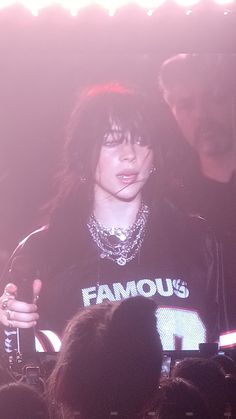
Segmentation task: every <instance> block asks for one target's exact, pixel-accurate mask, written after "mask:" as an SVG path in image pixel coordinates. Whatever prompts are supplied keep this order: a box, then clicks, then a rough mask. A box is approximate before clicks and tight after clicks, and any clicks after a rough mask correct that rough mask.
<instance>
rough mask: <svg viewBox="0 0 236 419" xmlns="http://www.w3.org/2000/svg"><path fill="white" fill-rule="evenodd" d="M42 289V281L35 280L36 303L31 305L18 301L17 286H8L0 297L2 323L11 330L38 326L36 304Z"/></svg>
mask: <svg viewBox="0 0 236 419" xmlns="http://www.w3.org/2000/svg"><path fill="white" fill-rule="evenodd" d="M41 288H42V281H41V280H40V279H35V280H34V282H33V296H34V301H33V302H32V304H29V303H24V302H23V301H19V300H17V299H16V296H17V286H16V285H15V284H12V283H10V284H7V285H6V287H5V289H4V293H3V294H2V296H1V297H0V322H1V323H2V324H3V325H4V326H5V327H10V328H11V327H12V328H16V327H20V328H23V329H28V328H30V327H34V326H36V324H37V321H38V319H39V315H38V313H37V305H36V302H37V298H38V296H39V294H40V291H41Z"/></svg>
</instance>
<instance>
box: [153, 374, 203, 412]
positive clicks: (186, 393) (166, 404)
mask: <svg viewBox="0 0 236 419" xmlns="http://www.w3.org/2000/svg"><path fill="white" fill-rule="evenodd" d="M153 411H155V412H156V415H155V417H156V418H158V419H184V418H187V417H189V416H191V417H192V418H193V419H209V418H210V415H209V410H208V408H207V405H206V403H205V401H204V399H203V396H202V395H201V393H200V392H199V390H198V389H197V388H196V387H195V386H194V385H193V384H191V383H190V382H189V381H187V380H184V379H182V378H172V379H165V380H163V381H162V382H161V385H160V387H159V391H158V396H157V402H156V407H154V409H153Z"/></svg>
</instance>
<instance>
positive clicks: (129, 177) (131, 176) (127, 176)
mask: <svg viewBox="0 0 236 419" xmlns="http://www.w3.org/2000/svg"><path fill="white" fill-rule="evenodd" d="M117 177H118V179H119V181H120V182H122V183H123V184H125V185H130V184H132V183H135V182H136V181H137V177H138V174H137V173H119V174H118V175H117Z"/></svg>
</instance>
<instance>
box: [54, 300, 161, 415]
mask: <svg viewBox="0 0 236 419" xmlns="http://www.w3.org/2000/svg"><path fill="white" fill-rule="evenodd" d="M155 308H156V305H155V303H154V302H153V301H152V300H150V299H147V298H144V297H134V298H130V299H127V300H124V301H122V302H119V303H113V304H112V303H107V304H101V305H98V306H92V307H89V308H87V309H84V310H83V311H80V312H79V313H78V314H77V315H76V316H74V318H73V319H72V320H71V321H70V323H69V324H68V326H67V328H66V331H65V334H64V337H63V340H62V348H61V352H60V354H59V358H58V361H57V364H56V367H55V369H54V371H53V373H52V375H51V378H50V383H49V392H50V395H51V399H52V400H55V401H56V403H59V404H60V403H62V404H63V405H64V406H65V407H67V408H69V409H71V410H76V411H80V413H81V417H82V418H83V419H92V418H105V417H109V414H110V412H112V411H113V412H114V411H115V412H117V413H118V417H119V418H120V417H122V415H135V414H138V413H139V412H140V410H142V408H143V407H144V405H145V404H146V403H147V402H148V401H149V399H150V397H152V396H153V394H154V393H155V390H156V387H157V386H158V383H159V378H160V372H161V364H162V349H161V343H160V338H159V335H158V333H157V326H156V317H155Z"/></svg>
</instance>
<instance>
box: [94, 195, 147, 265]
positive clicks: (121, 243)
mask: <svg viewBox="0 0 236 419" xmlns="http://www.w3.org/2000/svg"><path fill="white" fill-rule="evenodd" d="M148 216H149V208H148V206H147V205H146V204H144V203H143V202H142V204H141V207H140V209H139V211H138V214H137V217H136V221H135V222H134V224H133V225H132V226H131V227H129V228H127V229H125V228H118V227H110V228H108V227H104V226H103V225H102V224H100V223H99V221H98V220H97V219H96V218H95V216H94V215H93V214H92V215H90V217H89V220H88V223H87V227H88V229H89V232H90V235H91V237H92V239H93V240H94V242H95V243H96V245H97V246H98V248H99V249H100V258H101V259H105V258H107V259H110V260H112V261H113V262H116V263H117V264H118V265H120V266H124V265H126V263H127V262H130V261H131V260H132V259H134V258H135V256H136V255H137V253H138V251H139V250H140V248H141V246H142V243H143V239H144V236H145V232H146V224H147V219H148Z"/></svg>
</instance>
